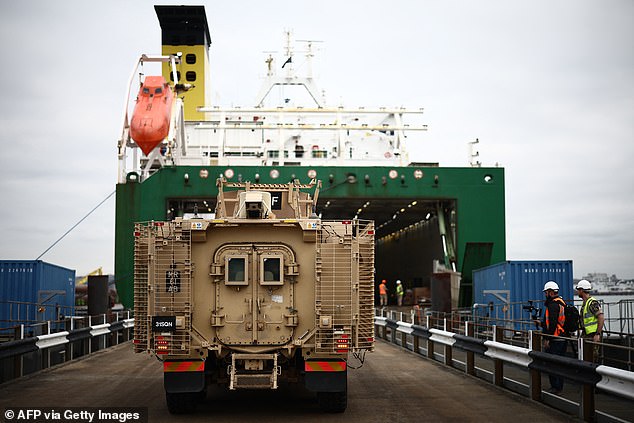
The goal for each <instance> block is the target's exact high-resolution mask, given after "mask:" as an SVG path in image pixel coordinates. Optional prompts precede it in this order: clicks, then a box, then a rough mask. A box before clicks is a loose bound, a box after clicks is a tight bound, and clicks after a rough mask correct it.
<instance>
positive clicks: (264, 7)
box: [0, 0, 634, 278]
mask: <svg viewBox="0 0 634 423" xmlns="http://www.w3.org/2000/svg"><path fill="white" fill-rule="evenodd" d="M157 3H160V4H170V2H158V1H88V0H82V1H34V0H22V1H4V0H3V1H0V36H1V41H2V42H1V43H0V52H1V54H2V58H3V67H2V71H1V72H2V73H1V76H2V78H0V89H1V90H0V92H1V93H2V94H1V95H0V125H1V126H0V145H1V146H2V153H1V154H0V192H1V193H2V200H1V204H2V206H1V207H0V234H1V237H2V238H1V241H0V259H12V260H14V259H29V260H30V259H35V258H36V257H38V256H39V255H40V254H41V253H42V252H43V251H44V250H46V249H47V248H48V247H49V246H50V245H51V244H52V243H53V242H54V241H55V240H56V239H57V238H59V237H60V236H61V235H62V234H63V233H64V232H66V230H68V229H69V228H70V227H71V226H72V225H74V224H75V223H77V222H78V221H79V219H81V218H82V217H83V216H84V215H85V214H86V213H87V212H88V211H90V210H91V209H92V208H93V207H94V206H96V205H97V204H98V203H99V202H100V201H102V200H103V199H104V198H106V197H107V196H108V195H109V194H110V193H111V192H112V191H114V189H115V184H116V171H117V159H116V142H117V138H118V136H119V132H120V125H121V113H122V106H123V102H124V98H123V97H124V94H125V89H126V83H127V80H128V78H129V76H130V72H131V70H132V66H133V64H134V61H135V60H136V58H137V57H138V56H139V55H140V54H141V53H148V54H160V49H161V38H160V27H159V24H158V20H157V18H156V15H155V13H154V9H153V5H154V4H157ZM172 4H204V5H205V7H206V10H207V19H208V21H209V25H210V32H211V38H212V45H211V50H210V57H211V73H212V84H213V88H212V91H213V100H214V101H215V102H216V104H219V105H223V106H231V105H244V106H250V105H253V102H254V99H255V95H256V94H257V91H258V88H259V85H260V82H261V80H260V77H261V76H262V75H263V74H264V72H265V64H264V59H265V54H264V53H263V52H264V51H270V50H278V51H279V50H281V46H282V41H283V32H284V30H285V29H292V30H293V32H294V34H295V37H296V38H297V39H312V40H320V41H323V43H319V44H318V45H319V49H320V51H319V52H318V57H317V61H316V73H317V76H319V78H320V79H319V81H320V85H321V87H322V88H323V89H325V90H326V94H327V99H328V100H330V101H331V102H334V103H340V102H343V104H345V105H346V106H350V107H357V106H366V107H371V106H405V107H416V108H419V107H424V108H425V123H426V124H428V125H429V130H428V131H427V132H426V133H423V134H421V135H420V137H419V139H418V140H417V142H416V143H415V145H411V146H410V149H411V153H410V158H411V159H412V160H413V161H419V162H439V163H440V165H441V166H466V165H468V154H467V152H468V149H467V143H468V142H469V141H473V140H474V139H475V138H479V140H480V144H479V151H480V157H479V159H480V160H481V161H482V162H483V164H484V165H495V163H499V164H500V165H501V166H503V167H504V168H505V174H506V221H507V229H506V233H507V258H508V259H509V260H567V259H572V260H573V261H574V264H573V266H574V273H575V277H581V276H583V275H585V274H586V273H588V272H605V273H610V274H612V273H615V274H617V276H619V277H621V278H634V169H633V166H632V164H633V162H634V2H633V1H631V0H606V1H602V2H597V1H590V0H570V1H553V0H532V1H524V2H520V1H507V0H499V1H493V0H489V1H482V0H479V1H472V0H456V1H426V0H416V1H399V0H394V1H390V2H388V1H371V0H370V1H369V0H364V1H341V0H336V1H331V0H322V1H320V2H300V1H279V0H268V1H266V2H262V1H226V2H197V3H190V2H186V1H185V2H184V1H178V2H172ZM410 138H411V137H410ZM113 250H114V197H112V198H111V199H109V200H108V201H107V202H106V203H105V204H104V205H103V206H102V207H101V208H99V209H98V210H97V211H96V212H95V213H94V214H92V215H91V216H90V217H89V218H87V219H86V220H85V221H84V222H83V223H82V224H81V225H79V226H78V227H77V228H76V229H75V230H74V231H73V232H71V234H70V235H69V236H67V237H66V238H65V239H64V240H63V241H61V242H60V243H59V244H58V245H57V246H56V247H55V248H53V249H52V250H51V251H50V252H49V253H47V254H46V255H45V256H44V257H43V259H44V260H45V261H48V262H51V263H56V264H59V265H62V266H65V267H69V268H73V269H76V270H77V272H78V274H82V273H86V272H89V271H91V270H93V269H95V268H97V267H99V266H103V268H104V270H105V271H107V272H113V271H114V259H113Z"/></svg>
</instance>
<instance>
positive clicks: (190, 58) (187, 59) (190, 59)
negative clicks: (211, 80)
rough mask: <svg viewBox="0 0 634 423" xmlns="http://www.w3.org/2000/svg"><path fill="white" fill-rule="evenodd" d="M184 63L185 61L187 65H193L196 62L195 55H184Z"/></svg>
mask: <svg viewBox="0 0 634 423" xmlns="http://www.w3.org/2000/svg"><path fill="white" fill-rule="evenodd" d="M185 63H187V64H188V65H194V64H196V55H195V54H192V53H189V54H186V55H185Z"/></svg>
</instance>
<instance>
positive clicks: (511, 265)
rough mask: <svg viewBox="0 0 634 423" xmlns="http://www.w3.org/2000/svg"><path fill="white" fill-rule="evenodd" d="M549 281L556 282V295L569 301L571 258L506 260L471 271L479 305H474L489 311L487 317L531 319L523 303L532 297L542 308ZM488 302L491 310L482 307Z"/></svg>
mask: <svg viewBox="0 0 634 423" xmlns="http://www.w3.org/2000/svg"><path fill="white" fill-rule="evenodd" d="M548 281H555V282H557V285H559V296H560V297H562V298H563V299H564V301H566V303H570V302H571V301H572V300H573V299H574V287H573V275H572V260H560V261H552V260H551V261H519V260H518V261H505V262H502V263H498V264H494V265H491V266H488V267H483V268H481V269H477V270H474V271H473V294H474V295H473V297H474V301H475V303H477V304H479V306H476V308H477V309H479V311H478V312H479V313H480V314H482V313H483V311H485V310H488V312H489V313H491V315H490V317H494V318H497V319H504V320H512V321H519V320H526V321H530V320H531V313H530V312H529V311H527V310H524V309H523V308H522V306H527V305H528V304H529V303H528V301H529V300H531V301H536V302H535V303H534V305H535V306H536V307H540V308H543V301H544V299H545V294H544V291H543V290H544V284H545V283H546V282H548ZM491 303H492V305H493V310H491V308H490V307H484V306H482V305H485V304H486V305H491ZM505 305H506V307H505ZM542 314H543V310H542ZM505 326H508V325H505ZM514 327H515V329H518V330H519V329H524V330H527V329H530V328H531V325H530V324H524V325H522V324H520V323H515V324H514ZM532 328H533V329H534V328H535V327H534V326H532Z"/></svg>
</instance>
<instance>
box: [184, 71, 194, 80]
mask: <svg viewBox="0 0 634 423" xmlns="http://www.w3.org/2000/svg"><path fill="white" fill-rule="evenodd" d="M185 79H187V80H188V81H189V82H194V81H195V80H196V72H194V71H187V72H186V73H185Z"/></svg>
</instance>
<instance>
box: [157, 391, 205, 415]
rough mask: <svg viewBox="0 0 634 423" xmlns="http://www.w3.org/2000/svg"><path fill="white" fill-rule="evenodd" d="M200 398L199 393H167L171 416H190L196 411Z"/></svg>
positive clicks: (166, 397)
mask: <svg viewBox="0 0 634 423" xmlns="http://www.w3.org/2000/svg"><path fill="white" fill-rule="evenodd" d="M198 398H200V394H199V393H198V392H192V393H189V392H186V393H180V392H179V393H169V392H166V393H165V401H166V402H167V409H168V410H169V412H170V413H171V414H188V413H191V412H192V411H194V410H195V409H196V400H197V399H198Z"/></svg>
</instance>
